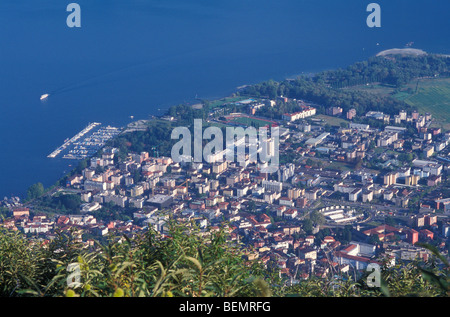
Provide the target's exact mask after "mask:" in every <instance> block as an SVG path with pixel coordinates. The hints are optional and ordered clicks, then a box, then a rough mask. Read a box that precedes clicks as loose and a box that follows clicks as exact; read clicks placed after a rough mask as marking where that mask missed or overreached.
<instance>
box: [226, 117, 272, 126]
mask: <svg viewBox="0 0 450 317" xmlns="http://www.w3.org/2000/svg"><path fill="white" fill-rule="evenodd" d="M230 121H234V122H237V123H239V124H242V125H245V126H251V125H252V123H253V124H254V126H255V127H256V128H259V127H264V126H267V125H271V124H273V123H272V122H270V121H265V120H263V119H258V118H248V117H235V118H232V119H231V120H230Z"/></svg>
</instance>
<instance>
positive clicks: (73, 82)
mask: <svg viewBox="0 0 450 317" xmlns="http://www.w3.org/2000/svg"><path fill="white" fill-rule="evenodd" d="M70 2H77V3H78V4H79V5H80V6H81V28H68V27H67V25H66V18H67V16H68V14H69V13H68V12H66V7H67V5H68V4H69V3H70ZM370 2H372V1H364V0H346V1H336V0H321V1H314V0H276V1H275V0H270V1H269V0H259V1H255V0H226V1H223V0H222V1H213V0H208V1H206V0H165V1H162V0H159V1H156V0H148V1H144V0H109V1H100V0H78V1H75V0H74V1H63V0H39V1H36V0H2V1H1V2H0V95H1V100H0V198H1V197H3V196H10V195H22V196H23V195H24V194H25V193H26V190H27V188H28V187H29V186H30V185H32V184H34V183H36V182H38V181H40V182H42V183H43V184H44V185H45V186H50V185H52V184H53V183H54V182H55V181H56V180H57V179H58V178H59V177H60V176H62V175H63V173H64V172H67V171H69V169H70V168H71V167H70V166H69V164H76V163H74V162H71V161H67V160H63V159H62V158H56V159H49V158H47V155H48V154H49V153H50V152H52V151H53V150H54V149H56V148H57V147H58V146H60V145H61V144H62V143H63V141H64V140H65V139H66V138H68V137H72V136H73V135H74V134H76V133H77V132H78V131H80V130H81V129H82V128H84V127H85V126H86V125H87V124H88V123H89V122H93V121H97V122H101V123H103V124H111V125H115V126H122V125H125V124H126V123H128V122H130V116H131V115H132V116H134V119H135V120H136V119H146V118H148V117H149V115H157V114H160V113H161V112H162V111H164V110H165V109H167V108H168V107H169V106H170V105H174V104H178V103H182V102H185V101H187V102H189V101H193V99H194V97H195V96H196V95H197V96H198V97H200V98H218V97H224V96H227V95H229V94H230V93H232V92H233V91H235V89H236V87H238V86H241V85H244V84H251V83H257V82H260V81H263V80H268V79H275V80H280V79H283V78H286V77H291V76H293V75H296V74H301V73H309V72H316V71H321V70H325V69H332V68H337V67H345V66H347V65H349V64H351V63H353V62H355V61H359V60H364V59H366V58H368V57H370V56H373V55H375V54H376V53H378V52H379V51H381V50H384V49H389V48H394V47H398V48H401V47H404V45H405V44H406V43H408V42H414V45H413V47H415V48H420V49H424V50H426V51H428V52H435V53H446V54H449V53H450V44H449V41H448V40H449V39H450V28H449V26H450V22H449V20H448V12H449V10H450V3H449V1H448V0H435V1H432V2H430V1H425V0H409V1H402V0H390V1H376V2H377V3H379V4H380V6H381V8H382V16H381V17H382V27H381V28H377V29H371V28H368V27H367V25H366V17H367V15H368V14H369V13H367V12H366V7H367V5H368V4H369V3H370ZM49 92H50V93H51V92H55V93H54V94H53V95H51V96H50V98H49V99H48V100H47V101H46V102H44V103H42V102H41V101H40V100H39V97H40V96H41V95H42V94H44V93H49ZM158 109H161V110H158Z"/></svg>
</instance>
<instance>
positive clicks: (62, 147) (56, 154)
mask: <svg viewBox="0 0 450 317" xmlns="http://www.w3.org/2000/svg"><path fill="white" fill-rule="evenodd" d="M99 125H101V123H99V122H93V123H90V124H89V125H88V126H87V127H85V128H84V129H83V130H81V131H80V132H78V133H77V134H76V135H74V136H73V137H72V138H71V139H68V140H66V141H65V142H64V144H63V145H61V146H60V147H58V148H57V149H56V150H54V151H53V152H52V153H50V154H49V155H47V157H49V158H55V157H57V156H58V155H59V154H60V153H61V152H62V151H64V150H65V149H67V147H69V146H70V145H71V144H73V143H75V142H76V141H78V140H79V139H80V138H82V137H83V136H84V135H85V134H86V133H88V132H89V131H91V130H92V129H94V128H95V127H97V126H99Z"/></svg>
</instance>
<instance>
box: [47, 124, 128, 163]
mask: <svg viewBox="0 0 450 317" xmlns="http://www.w3.org/2000/svg"><path fill="white" fill-rule="evenodd" d="M99 126H101V123H99V122H93V123H90V124H89V125H88V126H86V127H85V128H84V129H83V130H81V131H80V132H78V133H77V134H76V135H75V136H73V137H72V138H71V139H66V140H65V141H64V144H63V145H61V146H60V147H58V148H57V149H56V150H55V151H53V152H52V153H50V154H49V155H48V156H47V157H48V158H55V157H57V156H58V155H59V154H61V152H63V151H65V150H69V151H68V153H67V154H65V155H64V156H63V158H65V159H77V160H81V159H84V158H87V157H89V156H92V155H94V154H95V153H96V152H97V151H98V150H99V149H100V148H102V147H103V146H104V145H105V144H106V142H107V141H108V140H110V139H112V138H114V137H115V136H117V135H118V134H119V133H120V132H121V129H119V128H115V127H111V126H107V127H104V128H101V129H99V130H97V131H95V132H93V133H92V134H90V132H92V131H93V130H94V129H95V128H98V127H99ZM88 134H89V135H88ZM83 137H84V138H83ZM71 147H73V148H71ZM70 148H71V149H70Z"/></svg>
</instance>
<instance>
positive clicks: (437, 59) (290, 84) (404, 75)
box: [239, 55, 450, 115]
mask: <svg viewBox="0 0 450 317" xmlns="http://www.w3.org/2000/svg"><path fill="white" fill-rule="evenodd" d="M449 75H450V58H448V57H444V56H438V55H426V56H419V57H404V56H388V57H372V58H370V59H368V60H367V61H363V62H358V63H355V64H353V65H351V66H349V67H347V68H345V69H337V70H330V71H324V72H320V73H318V74H315V75H313V76H300V77H297V78H296V79H286V80H283V81H281V82H277V81H273V80H269V81H265V82H263V83H259V84H256V85H250V86H247V87H245V88H244V89H242V90H241V91H240V92H239V94H240V95H242V96H252V97H265V98H270V99H275V98H277V97H279V96H284V97H288V98H293V99H302V100H305V101H308V102H312V103H315V104H317V105H318V106H317V109H318V112H319V113H324V112H325V109H327V108H329V107H341V108H342V109H343V110H344V111H348V110H350V109H352V108H354V109H355V110H356V112H357V113H360V114H361V113H366V112H367V111H381V112H384V113H386V114H391V115H393V114H398V112H399V111H400V110H402V109H405V110H408V109H410V108H411V107H410V106H409V105H408V104H406V103H405V102H403V101H400V100H397V99H394V98H391V97H389V96H388V97H383V96H378V95H374V94H370V93H366V92H362V91H356V90H351V89H343V88H346V87H351V86H357V85H366V84H370V83H379V84H381V85H386V86H389V87H394V88H400V87H401V86H403V85H405V84H407V83H410V82H411V81H412V80H414V79H417V78H434V77H448V76H449ZM274 111H276V110H274Z"/></svg>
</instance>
